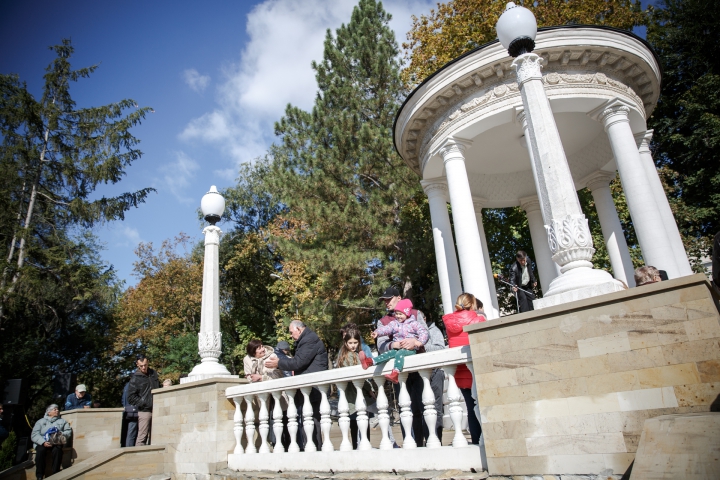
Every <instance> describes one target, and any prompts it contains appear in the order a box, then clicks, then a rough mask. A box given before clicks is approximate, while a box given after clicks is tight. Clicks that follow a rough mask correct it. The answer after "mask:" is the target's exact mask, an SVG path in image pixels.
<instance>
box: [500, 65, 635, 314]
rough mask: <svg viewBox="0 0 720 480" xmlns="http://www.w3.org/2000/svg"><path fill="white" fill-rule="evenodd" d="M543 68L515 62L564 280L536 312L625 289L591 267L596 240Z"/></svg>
mask: <svg viewBox="0 0 720 480" xmlns="http://www.w3.org/2000/svg"><path fill="white" fill-rule="evenodd" d="M540 65H541V58H540V57H539V56H538V55H536V54H534V53H525V54H523V55H520V56H519V57H517V58H516V59H515V60H514V61H513V66H514V67H515V68H516V70H517V79H518V85H519V86H520V94H521V96H522V101H523V107H524V111H523V112H520V114H519V116H521V117H523V118H522V119H520V120H521V122H526V124H527V127H526V132H527V135H526V138H527V142H528V147H529V148H528V150H529V151H530V152H531V153H530V160H531V162H532V163H533V164H534V166H533V177H534V179H535V187H536V190H537V194H538V198H539V201H540V208H541V209H542V216H543V219H544V221H545V225H546V227H545V228H546V230H547V234H548V245H549V247H550V251H551V252H552V253H553V261H554V262H555V263H557V264H558V265H560V275H559V276H558V277H556V278H555V279H554V280H553V281H552V282H551V283H550V285H549V288H548V289H547V290H546V291H545V296H544V298H541V299H537V300H535V301H534V304H535V307H536V308H543V307H547V306H550V305H557V304H561V303H565V302H569V301H573V300H580V299H582V298H588V297H593V296H596V295H602V294H605V293H611V292H615V291H619V290H622V289H623V286H622V284H621V283H620V282H618V281H617V280H615V279H613V278H612V276H610V274H609V273H607V272H605V271H603V270H596V269H594V268H593V265H592V263H591V260H592V255H593V253H594V252H595V249H594V248H593V243H592V235H591V234H590V228H589V227H588V223H587V219H586V218H585V215H583V213H582V209H581V208H580V201H579V200H578V197H577V192H576V191H575V184H574V182H573V178H572V175H571V174H570V167H569V166H568V163H567V158H566V157H565V150H563V146H562V142H561V141H560V133H559V132H558V129H557V124H556V123H555V117H554V116H553V112H552V109H551V108H550V102H549V101H548V99H547V96H546V95H545V89H544V86H543V82H542V73H541V71H540Z"/></svg>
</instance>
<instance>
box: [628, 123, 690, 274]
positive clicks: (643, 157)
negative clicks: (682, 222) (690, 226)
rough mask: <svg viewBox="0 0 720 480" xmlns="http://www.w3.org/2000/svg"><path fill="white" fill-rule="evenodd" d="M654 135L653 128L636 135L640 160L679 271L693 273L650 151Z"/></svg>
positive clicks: (680, 272)
mask: <svg viewBox="0 0 720 480" xmlns="http://www.w3.org/2000/svg"><path fill="white" fill-rule="evenodd" d="M652 136H653V131H652V130H648V131H647V132H644V133H639V134H638V135H635V141H636V142H637V143H639V147H638V152H639V153H640V162H641V163H642V164H643V167H644V168H645V173H646V174H647V178H648V181H649V182H650V188H651V189H652V191H653V196H654V197H655V202H656V203H657V206H658V209H659V210H660V216H661V217H662V219H663V222H662V223H663V226H664V227H665V233H666V234H667V236H668V239H669V240H670V245H671V247H672V251H673V254H674V255H675V263H676V265H677V267H678V272H679V274H680V276H685V275H692V274H693V270H692V268H691V267H690V262H689V261H688V256H687V252H686V251H685V245H684V244H683V241H682V237H681V236H680V231H679V230H678V226H677V223H676V222H675V215H673V212H672V209H671V208H670V204H669V203H668V199H667V196H666V195H665V189H664V188H663V185H662V182H661V181H660V177H659V176H658V173H657V167H655V162H654V161H653V158H652V152H651V151H650V140H652Z"/></svg>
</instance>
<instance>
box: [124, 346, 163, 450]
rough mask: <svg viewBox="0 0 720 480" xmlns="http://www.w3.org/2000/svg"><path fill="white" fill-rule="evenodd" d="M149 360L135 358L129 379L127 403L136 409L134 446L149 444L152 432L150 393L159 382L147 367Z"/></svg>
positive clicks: (142, 357) (151, 397)
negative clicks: (134, 367) (136, 423)
mask: <svg viewBox="0 0 720 480" xmlns="http://www.w3.org/2000/svg"><path fill="white" fill-rule="evenodd" d="M149 364H150V362H149V360H148V359H147V357H146V356H145V355H139V356H138V358H137V363H136V365H137V370H135V373H133V374H132V376H131V377H130V385H129V386H128V396H127V401H128V403H129V404H130V405H134V406H135V407H137V409H138V436H137V441H136V442H135V445H136V446H141V445H149V444H150V432H151V430H152V410H153V396H152V391H153V390H154V389H156V388H160V381H159V380H158V375H157V372H156V371H155V370H153V369H152V368H150V367H149Z"/></svg>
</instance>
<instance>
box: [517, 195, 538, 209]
mask: <svg viewBox="0 0 720 480" xmlns="http://www.w3.org/2000/svg"><path fill="white" fill-rule="evenodd" d="M520 208H522V209H523V210H525V213H530V212H534V211H536V210H540V199H539V198H538V196H537V195H532V196H529V197H523V198H521V199H520Z"/></svg>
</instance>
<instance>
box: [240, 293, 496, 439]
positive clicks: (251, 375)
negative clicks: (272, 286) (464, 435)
mask: <svg viewBox="0 0 720 480" xmlns="http://www.w3.org/2000/svg"><path fill="white" fill-rule="evenodd" d="M379 300H380V301H382V302H384V303H385V307H386V310H387V311H386V314H385V315H384V316H383V317H382V318H380V319H379V320H378V322H377V328H376V329H375V330H374V331H373V332H372V333H371V335H370V336H371V337H372V338H374V339H375V345H376V349H377V356H373V353H372V350H371V349H370V347H369V346H368V345H366V344H365V340H364V337H363V335H362V334H361V332H360V329H359V328H358V326H357V325H355V324H353V323H350V324H347V325H345V326H343V327H342V328H341V331H340V333H341V341H340V343H339V345H338V349H337V350H338V354H337V357H336V359H335V361H334V365H333V366H334V367H335V368H344V367H352V366H357V365H360V366H362V367H363V368H365V369H367V368H370V367H371V366H373V365H378V364H382V363H384V362H390V361H392V362H393V368H392V369H391V372H390V373H389V374H387V375H385V379H386V381H387V382H389V385H391V386H392V389H393V390H394V393H395V397H396V398H397V397H398V396H399V390H400V385H399V374H400V372H402V371H403V368H404V363H405V358H406V357H408V356H412V355H417V354H422V353H425V352H433V351H437V350H442V349H444V348H448V346H450V347H457V346H462V345H468V343H469V338H468V335H467V333H465V332H464V331H463V327H464V326H465V325H470V324H473V323H478V322H483V321H485V320H486V318H485V314H484V313H483V311H482V303H481V302H479V301H478V300H477V299H476V298H475V297H474V296H473V295H472V294H469V293H463V294H462V295H460V296H459V297H458V299H457V302H456V305H455V311H454V312H453V313H451V314H448V315H445V316H444V317H443V322H444V324H445V328H446V332H447V343H446V342H445V338H444V335H443V333H442V332H441V331H440V329H439V328H438V327H437V325H435V324H434V323H433V322H428V321H427V319H426V317H425V315H424V314H423V312H421V311H420V310H418V309H416V308H414V307H413V304H412V302H411V300H410V299H407V298H402V296H401V294H400V291H399V290H398V289H397V288H395V287H390V288H388V289H387V290H386V291H385V292H384V293H383V294H382V295H381V296H380V298H379ZM288 329H289V333H290V335H291V337H292V338H293V340H294V341H295V349H294V351H293V352H292V353H290V351H289V344H287V342H280V343H279V344H278V346H277V347H275V348H272V347H269V346H265V345H263V344H262V342H261V341H260V340H252V341H250V342H249V343H248V345H247V350H246V352H247V355H246V356H245V358H244V361H243V363H244V367H245V376H246V378H247V379H248V380H249V381H250V382H264V381H271V380H274V379H279V378H283V377H285V376H288V375H303V374H306V373H312V372H319V371H324V370H327V369H328V368H329V364H328V354H327V350H326V348H325V344H324V343H323V342H322V340H321V339H320V338H319V337H318V336H317V334H316V333H315V332H313V331H312V330H310V329H309V328H307V327H306V326H305V324H304V323H303V322H301V321H299V320H294V321H292V322H291V323H290V325H289V327H288ZM444 380H445V375H444V372H443V371H442V369H440V368H437V369H433V370H432V373H431V374H430V388H431V389H432V390H433V394H434V396H435V405H434V406H435V409H436V413H437V423H436V426H435V429H436V431H435V432H433V433H434V434H435V435H436V436H437V437H438V439H441V438H442V429H443V424H442V417H443V404H442V397H443V383H444ZM455 380H456V383H457V386H458V388H459V389H460V391H461V392H462V394H463V397H464V398H465V403H466V406H467V410H468V412H469V415H468V428H469V430H470V434H471V441H472V443H473V444H478V443H479V442H480V434H481V429H480V422H479V421H478V419H477V417H476V415H475V400H474V399H473V398H472V393H471V387H472V376H471V374H470V371H469V370H468V369H467V367H465V366H464V365H460V366H458V368H457V372H456V376H455ZM405 383H406V387H407V390H408V393H409V395H410V398H411V411H412V414H413V418H412V427H411V428H412V431H411V432H410V434H411V435H412V437H413V438H414V440H415V442H416V444H418V445H419V446H423V445H425V444H426V442H427V441H428V439H429V438H430V437H431V434H430V432H429V430H428V426H427V425H426V423H425V421H424V416H423V410H424V407H425V406H424V404H423V402H422V392H423V388H424V386H423V380H422V378H421V377H420V375H419V373H418V372H410V373H409V374H408V375H407V378H406V380H405ZM379 388H385V385H379V384H376V383H375V382H374V381H373V380H372V379H368V380H366V381H365V382H364V384H363V387H362V392H363V396H364V398H365V399H366V404H367V407H366V412H367V414H368V416H369V417H372V416H373V415H374V413H375V412H376V411H377V410H376V408H375V405H374V403H375V398H376V396H377V392H378V389H379ZM357 395H358V392H357V389H356V388H355V386H354V385H353V384H351V383H350V384H348V385H347V387H345V398H346V400H347V402H348V407H349V409H348V414H349V420H350V438H351V441H352V445H353V448H357V447H358V443H359V439H360V435H358V433H359V431H358V430H359V426H358V422H357V415H358V412H357V408H356V405H355V404H356V400H357ZM309 398H310V405H309V406H307V405H305V404H304V396H303V395H302V393H301V392H299V391H298V393H297V394H296V396H295V405H297V407H298V422H299V424H301V425H302V424H303V420H304V417H305V416H311V417H312V420H313V423H314V429H313V442H314V443H315V445H316V447H318V448H320V446H321V444H322V435H321V431H320V401H321V398H322V396H321V394H320V391H319V390H318V389H317V388H313V390H312V392H311V394H310V396H309ZM283 407H284V406H283ZM256 418H257V415H256ZM283 424H284V426H286V425H287V412H286V409H285V408H283ZM401 429H402V430H403V436H405V435H406V433H405V431H404V427H402V426H401ZM286 433H287V432H286V431H284V432H283V437H285V436H286ZM369 435H370V431H369V428H368V431H367V432H365V436H366V438H369ZM389 435H390V441H392V442H393V446H394V447H396V448H399V446H398V445H397V443H396V442H395V439H394V438H393V436H392V431H390V432H389ZM298 437H299V438H298V444H299V446H300V449H301V450H304V448H305V444H306V442H307V439H306V438H304V430H302V429H301V430H299V431H298ZM269 440H270V442H271V443H273V444H276V443H277V442H276V441H275V439H274V438H269ZM281 440H282V442H281V443H282V445H283V447H284V448H287V446H288V443H289V442H288V441H286V439H285V438H283V439H281ZM275 448H278V447H277V445H276V447H275Z"/></svg>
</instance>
